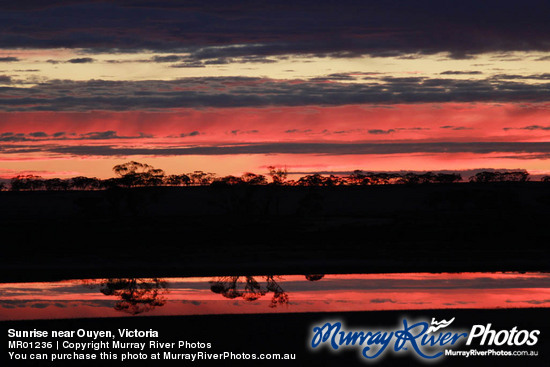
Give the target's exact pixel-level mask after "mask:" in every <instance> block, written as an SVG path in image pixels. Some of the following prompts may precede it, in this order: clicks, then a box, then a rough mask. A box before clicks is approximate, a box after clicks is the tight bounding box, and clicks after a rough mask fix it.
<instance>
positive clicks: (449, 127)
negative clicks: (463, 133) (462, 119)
mask: <svg viewBox="0 0 550 367" xmlns="http://www.w3.org/2000/svg"><path fill="white" fill-rule="evenodd" d="M439 128H440V129H447V130H456V131H460V130H473V129H472V128H471V127H466V126H453V125H445V126H440V127H439Z"/></svg>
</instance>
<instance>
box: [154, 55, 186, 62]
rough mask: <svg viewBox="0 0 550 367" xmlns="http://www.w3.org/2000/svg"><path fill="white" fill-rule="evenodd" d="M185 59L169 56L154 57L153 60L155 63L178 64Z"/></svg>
mask: <svg viewBox="0 0 550 367" xmlns="http://www.w3.org/2000/svg"><path fill="white" fill-rule="evenodd" d="M182 59H183V57H182V56H178V55H168V56H153V58H152V59H151V60H152V61H154V62H178V61H181V60H182Z"/></svg>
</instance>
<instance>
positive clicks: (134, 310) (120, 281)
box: [85, 278, 168, 315]
mask: <svg viewBox="0 0 550 367" xmlns="http://www.w3.org/2000/svg"><path fill="white" fill-rule="evenodd" d="M85 284H87V285H88V286H90V287H92V288H95V287H100V288H99V290H100V292H101V293H103V294H104V295H106V296H115V297H118V298H119V300H118V301H117V302H116V303H115V307H114V308H115V310H117V311H122V312H126V313H129V314H131V315H137V314H140V313H143V312H148V311H151V310H153V309H154V308H156V307H160V306H164V304H165V303H166V299H164V295H165V294H166V293H168V290H167V289H166V286H167V283H166V282H165V281H164V280H162V279H159V278H143V279H142V278H110V279H100V280H94V281H91V282H85Z"/></svg>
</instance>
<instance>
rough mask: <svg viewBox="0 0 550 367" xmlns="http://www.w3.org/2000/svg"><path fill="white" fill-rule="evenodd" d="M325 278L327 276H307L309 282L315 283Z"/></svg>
mask: <svg viewBox="0 0 550 367" xmlns="http://www.w3.org/2000/svg"><path fill="white" fill-rule="evenodd" d="M324 276H325V274H307V275H306V279H307V280H309V281H310V282H315V281H317V280H321V279H323V277H324Z"/></svg>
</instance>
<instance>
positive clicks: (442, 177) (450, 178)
mask: <svg viewBox="0 0 550 367" xmlns="http://www.w3.org/2000/svg"><path fill="white" fill-rule="evenodd" d="M460 181H462V176H461V175H460V174H458V173H438V174H437V175H436V177H435V182H438V183H446V184H450V183H456V182H460Z"/></svg>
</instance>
